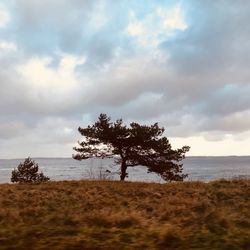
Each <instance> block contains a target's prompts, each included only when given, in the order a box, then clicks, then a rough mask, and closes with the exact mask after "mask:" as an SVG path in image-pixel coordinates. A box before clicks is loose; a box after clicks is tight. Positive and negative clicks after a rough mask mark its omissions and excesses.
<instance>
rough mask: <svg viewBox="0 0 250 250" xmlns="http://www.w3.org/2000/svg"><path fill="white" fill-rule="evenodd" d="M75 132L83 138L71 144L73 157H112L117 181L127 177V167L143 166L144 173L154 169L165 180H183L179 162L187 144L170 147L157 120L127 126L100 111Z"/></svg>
mask: <svg viewBox="0 0 250 250" xmlns="http://www.w3.org/2000/svg"><path fill="white" fill-rule="evenodd" d="M78 131H79V132H80V134H81V135H82V136H83V137H84V138H83V141H82V142H78V144H79V146H78V147H74V150H75V151H76V152H77V154H75V155H73V158H74V159H76V160H84V159H88V158H91V157H97V158H98V157H100V158H105V157H109V158H111V157H114V159H115V162H116V163H117V164H119V165H120V166H121V168H120V170H121V174H120V179H121V181H123V180H125V178H126V177H128V173H127V168H128V167H135V166H139V165H141V166H145V167H147V169H148V172H155V173H157V174H158V175H160V176H161V177H162V178H163V179H164V180H165V181H183V179H184V178H186V177H187V174H182V171H183V168H182V165H183V164H182V163H181V161H182V160H183V159H184V158H185V154H186V153H187V152H188V151H189V149H190V147H189V146H184V147H182V148H179V149H177V150H173V149H172V146H171V144H170V143H169V141H168V139H167V137H165V136H163V133H164V128H160V127H159V126H158V123H155V124H153V125H151V126H147V125H140V124H139V123H136V122H132V123H130V126H129V127H127V126H126V125H124V124H123V121H122V119H119V120H117V121H115V122H111V118H110V117H108V116H107V115H106V114H100V116H99V118H98V121H97V122H95V123H94V124H93V125H89V126H87V127H86V128H81V127H79V129H78Z"/></svg>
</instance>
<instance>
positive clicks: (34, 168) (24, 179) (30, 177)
mask: <svg viewBox="0 0 250 250" xmlns="http://www.w3.org/2000/svg"><path fill="white" fill-rule="evenodd" d="M38 170H39V166H38V164H37V163H35V161H33V160H32V159H31V158H29V157H28V158H26V159H25V160H24V162H21V163H20V164H19V165H18V167H17V169H14V170H13V171H12V176H11V182H17V183H40V182H45V181H48V180H49V177H47V176H45V175H44V174H43V173H42V172H40V173H38Z"/></svg>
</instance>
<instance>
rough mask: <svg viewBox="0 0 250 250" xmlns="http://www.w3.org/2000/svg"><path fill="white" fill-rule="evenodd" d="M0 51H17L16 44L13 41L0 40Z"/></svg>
mask: <svg viewBox="0 0 250 250" xmlns="http://www.w3.org/2000/svg"><path fill="white" fill-rule="evenodd" d="M0 51H6V52H10V51H13V52H15V51H17V46H16V44H15V43H13V42H7V41H0Z"/></svg>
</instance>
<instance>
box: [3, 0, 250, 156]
mask: <svg viewBox="0 0 250 250" xmlns="http://www.w3.org/2000/svg"><path fill="white" fill-rule="evenodd" d="M243 3H244V4H243ZM2 13H5V15H7V16H8V18H7V19H6V18H5V21H2V20H4V19H3V16H4V15H3V14H2ZM6 13H7V14H6ZM249 13H250V4H248V3H245V1H244V2H243V1H228V2H227V1H216V2H211V1H198V0H193V1H184V0H183V1H180V2H178V3H176V1H169V2H168V3H167V2H164V1H141V0H138V1H123V0H120V1H99V0H97V1H88V0H86V1H80V0H72V1H66V0H60V1H58V0H45V1H38V0H32V1H31V0H18V1H17V0H14V1H10V2H8V3H6V6H5V7H0V26H1V25H2V26H1V29H0V66H1V67H0V117H1V118H0V128H1V133H0V141H1V155H2V156H3V157H4V155H10V154H9V153H8V152H7V150H4V149H3V148H4V147H14V146H15V145H16V146H15V150H16V151H15V152H14V151H13V155H15V154H17V153H16V152H17V150H18V147H19V146H20V145H22V141H25V142H26V144H27V145H26V146H24V148H23V149H22V152H20V154H26V152H32V154H35V155H40V156H41V155H44V156H46V155H51V156H52V155H53V154H54V155H55V156H58V155H60V153H59V152H60V150H61V152H63V154H65V155H71V152H72V151H71V147H72V145H73V144H74V143H75V141H76V140H77V137H78V133H77V127H78V126H79V125H81V126H85V125H88V124H89V123H91V122H93V121H94V120H95V119H96V117H97V116H98V115H99V113H100V112H105V113H107V114H109V115H111V116H112V117H113V118H120V117H123V118H124V120H125V121H126V122H131V121H139V122H141V123H145V124H150V123H153V122H157V121H158V122H159V123H160V125H161V126H165V127H166V135H167V136H170V137H171V138H173V141H176V142H177V144H175V145H178V143H181V141H183V143H181V144H189V141H188V140H190V144H193V145H194V149H193V150H192V154H202V153H204V150H202V149H201V148H199V146H198V144H199V143H201V144H202V145H207V147H208V151H209V150H210V151H209V152H211V153H216V152H215V151H214V148H217V146H215V143H216V142H217V143H219V144H220V145H221V143H223V142H224V143H226V142H228V141H230V145H231V146H230V149H229V148H228V150H229V151H230V152H232V150H233V148H234V147H233V141H234V140H237V145H238V143H239V144H240V142H242V145H248V144H244V143H248V139H246V140H243V138H244V137H247V138H248V137H249V119H248V116H249V112H250V102H249V95H250V71H249V67H250V60H249V58H250V47H249V43H248V41H249V39H250V33H249V31H248V30H249V29H248V23H249V21H250V20H249ZM10 17H11V18H10ZM3 23H4V25H3ZM243 141H245V142H243ZM206 142H207V144H206ZM34 145H37V147H36V148H33V147H34ZM191 146H192V145H191ZM242 147H243V146H242ZM55 148H56V149H55ZM236 151H237V150H236ZM218 152H222V150H219V151H218ZM237 152H238V151H237ZM244 152H245V151H244ZM224 154H227V150H226V149H225V150H224ZM25 156H26V155H25Z"/></svg>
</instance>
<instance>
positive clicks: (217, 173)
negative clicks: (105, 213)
mask: <svg viewBox="0 0 250 250" xmlns="http://www.w3.org/2000/svg"><path fill="white" fill-rule="evenodd" d="M34 160H35V161H36V162H37V163H38V164H39V168H40V170H42V171H43V173H44V174H45V175H47V176H49V177H50V178H51V180H80V179H98V178H104V179H105V178H108V179H113V180H118V179H119V166H117V165H115V164H114V162H113V161H112V160H111V159H103V160H101V159H88V160H84V161H76V160H74V159H71V158H34ZM21 161H23V159H11V160H4V159H0V183H9V182H10V177H11V171H12V170H13V169H14V168H16V167H17V166H18V164H19V163H20V162H21ZM183 164H184V165H183V168H184V171H183V172H184V173H187V174H188V175H189V176H188V178H187V179H186V180H199V181H210V180H216V179H221V178H250V156H227V157H187V158H186V159H185V160H184V161H183ZM106 170H109V171H110V172H111V173H107V172H106ZM128 174H129V178H128V179H127V180H129V181H145V182H163V181H162V179H161V177H160V176H158V175H157V174H154V173H147V168H145V167H142V166H138V167H133V168H128Z"/></svg>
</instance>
